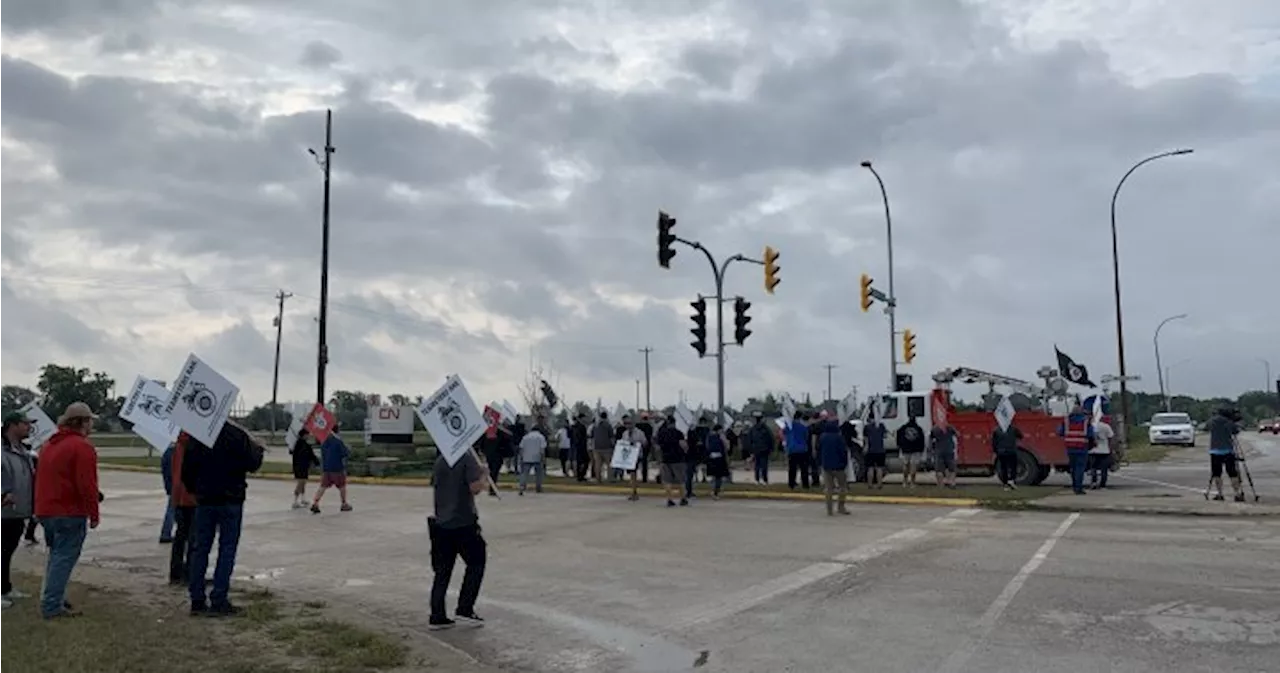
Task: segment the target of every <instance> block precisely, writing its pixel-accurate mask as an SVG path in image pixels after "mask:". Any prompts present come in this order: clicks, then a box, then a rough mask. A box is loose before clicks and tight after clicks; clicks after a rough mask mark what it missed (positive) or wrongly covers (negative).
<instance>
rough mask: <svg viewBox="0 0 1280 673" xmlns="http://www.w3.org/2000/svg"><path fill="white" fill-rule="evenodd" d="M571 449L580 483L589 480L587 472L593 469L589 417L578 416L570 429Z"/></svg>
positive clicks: (584, 415)
mask: <svg viewBox="0 0 1280 673" xmlns="http://www.w3.org/2000/svg"><path fill="white" fill-rule="evenodd" d="M569 448H570V450H572V451H573V459H574V461H575V466H576V467H577V468H578V472H577V478H578V481H586V480H587V470H588V469H589V468H590V467H591V449H590V448H588V446H587V415H586V414H578V417H577V418H575V419H574V420H573V425H572V426H570V427H569Z"/></svg>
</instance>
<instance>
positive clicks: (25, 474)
mask: <svg viewBox="0 0 1280 673" xmlns="http://www.w3.org/2000/svg"><path fill="white" fill-rule="evenodd" d="M30 435H31V420H30V419H28V418H27V417H26V416H25V415H24V414H22V413H21V412H12V413H9V414H6V415H5V417H4V430H3V437H4V453H3V458H4V488H3V496H2V498H3V506H4V508H3V513H4V518H3V527H2V528H0V540H3V544H4V597H3V599H2V600H3V604H4V607H6V608H7V607H9V606H11V605H13V601H14V600H16V599H19V598H26V597H27V594H25V593H23V592H21V591H19V590H17V589H15V588H14V586H13V581H12V578H11V576H10V573H9V567H10V563H11V562H12V561H13V554H14V552H16V551H17V550H18V545H19V544H20V543H21V542H22V537H23V533H24V532H25V529H26V527H27V521H28V520H30V519H32V518H33V517H35V513H36V500H35V488H36V468H35V465H34V464H33V463H32V460H31V454H30V453H28V452H27V446H26V444H24V441H25V440H26V439H27V437H29V436H30Z"/></svg>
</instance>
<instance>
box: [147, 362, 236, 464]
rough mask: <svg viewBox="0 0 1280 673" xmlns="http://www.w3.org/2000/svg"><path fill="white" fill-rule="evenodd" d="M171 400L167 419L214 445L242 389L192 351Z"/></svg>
mask: <svg viewBox="0 0 1280 673" xmlns="http://www.w3.org/2000/svg"><path fill="white" fill-rule="evenodd" d="M174 381H175V382H176V383H174V384H173V390H172V391H171V392H170V395H169V401H168V402H167V403H165V405H164V412H165V415H166V416H167V417H168V419H169V420H170V421H171V422H172V423H173V424H174V425H176V426H178V427H179V428H181V429H182V430H185V431H186V432H187V434H189V435H191V436H192V437H193V438H195V440H196V441H198V442H200V443H201V444H204V445H205V446H213V444H214V442H215V441H217V439H218V434H219V433H221V432H222V426H223V425H226V423H227V417H228V416H230V415H231V405H232V403H234V402H235V401H236V397H237V396H238V395H239V394H240V388H238V387H236V385H235V384H234V383H232V382H230V381H228V380H227V379H226V377H225V376H223V375H222V374H219V373H218V372H217V370H215V369H214V368H213V367H210V366H209V365H207V364H205V362H204V361H203V360H201V359H200V358H199V357H196V354H195V353H192V354H191V355H189V356H188V357H187V362H186V364H184V365H182V370H181V371H180V372H179V373H178V376H177V378H175V379H174Z"/></svg>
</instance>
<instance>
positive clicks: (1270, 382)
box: [1258, 358, 1275, 392]
mask: <svg viewBox="0 0 1280 673" xmlns="http://www.w3.org/2000/svg"><path fill="white" fill-rule="evenodd" d="M1258 362H1261V363H1262V364H1263V366H1265V367H1266V368H1267V385H1265V386H1263V387H1262V390H1263V392H1270V391H1271V386H1273V385H1275V380H1274V379H1272V378H1271V361H1270V360H1268V359H1266V358H1258Z"/></svg>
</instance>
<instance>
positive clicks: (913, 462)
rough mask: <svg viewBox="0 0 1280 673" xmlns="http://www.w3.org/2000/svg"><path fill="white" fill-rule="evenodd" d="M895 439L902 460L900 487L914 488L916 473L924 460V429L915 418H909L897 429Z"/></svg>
mask: <svg viewBox="0 0 1280 673" xmlns="http://www.w3.org/2000/svg"><path fill="white" fill-rule="evenodd" d="M896 439H897V443H898V455H899V456H900V457H901V458H902V485H903V486H905V487H906V488H915V487H916V472H917V471H918V470H919V468H920V463H921V461H922V459H923V458H924V447H925V441H926V440H925V436H924V428H922V427H920V423H919V422H918V421H916V417H915V416H911V417H910V418H908V419H907V422H906V423H905V424H904V425H903V426H902V427H900V428H898V432H897V436H896Z"/></svg>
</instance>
